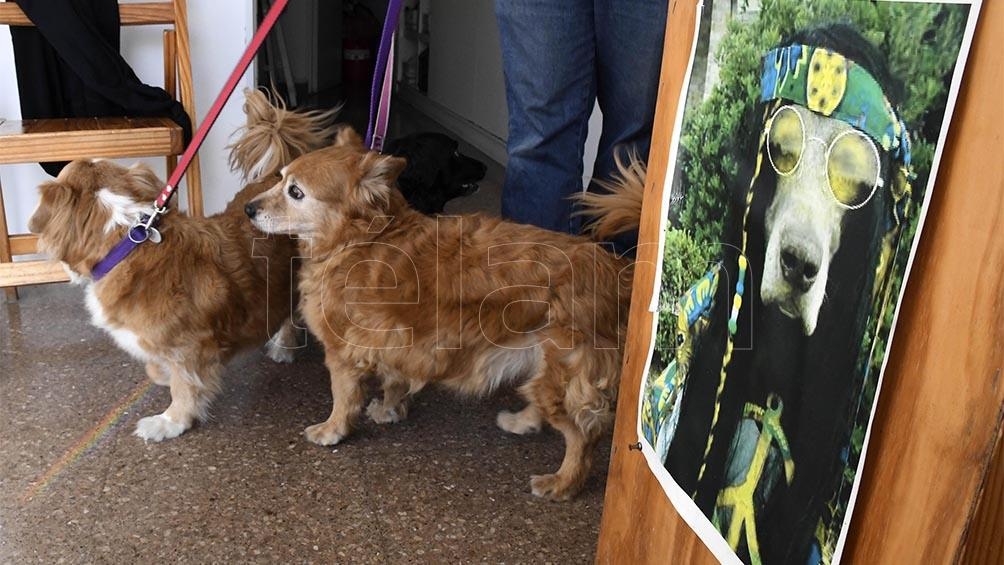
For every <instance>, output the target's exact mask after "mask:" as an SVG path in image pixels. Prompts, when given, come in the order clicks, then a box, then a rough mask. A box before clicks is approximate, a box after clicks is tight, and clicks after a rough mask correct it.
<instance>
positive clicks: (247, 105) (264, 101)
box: [244, 88, 283, 126]
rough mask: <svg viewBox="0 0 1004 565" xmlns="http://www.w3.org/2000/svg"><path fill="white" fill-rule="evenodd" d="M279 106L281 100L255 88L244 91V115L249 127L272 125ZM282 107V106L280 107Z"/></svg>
mask: <svg viewBox="0 0 1004 565" xmlns="http://www.w3.org/2000/svg"><path fill="white" fill-rule="evenodd" d="M273 101H274V103H275V104H276V105H281V104H282V103H283V102H282V98H279V97H278V96H270V95H268V94H266V93H265V91H263V90H261V89H257V88H245V89H244V115H245V116H246V118H247V124H248V125H249V126H252V125H255V124H259V123H272V122H274V121H275V119H276V114H277V113H278V108H277V106H273ZM280 107H282V106H280Z"/></svg>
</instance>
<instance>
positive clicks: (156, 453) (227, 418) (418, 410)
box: [0, 118, 609, 563]
mask: <svg viewBox="0 0 1004 565" xmlns="http://www.w3.org/2000/svg"><path fill="white" fill-rule="evenodd" d="M415 120H416V121H419V120H420V119H419V118H415ZM480 157H481V158H484V156H483V155H482V156H480ZM500 180H501V169H500V168H499V167H498V166H497V165H494V166H493V167H490V169H489V179H488V180H487V182H486V183H485V184H483V187H482V193H480V194H478V195H474V197H473V198H472V199H469V200H467V201H455V202H454V203H451V208H452V209H453V210H458V209H460V210H468V209H471V208H481V209H484V208H490V203H491V201H493V200H494V202H496V203H497V190H498V184H499V182H500ZM492 191H494V194H493V193H492ZM496 205H497V204H496ZM227 376H228V379H227V385H226V388H225V392H224V394H223V395H222V396H221V397H220V399H219V401H218V402H217V403H216V404H215V405H214V409H213V419H212V421H211V422H209V423H208V424H206V425H202V426H198V427H196V428H194V429H193V430H191V431H190V432H189V433H186V434H185V435H183V436H181V437H180V438H178V439H175V440H171V441H168V442H166V443H161V444H144V443H143V442H142V441H141V440H139V439H138V438H136V437H134V436H132V435H131V432H132V429H133V426H134V425H135V423H136V421H137V420H138V419H139V418H140V417H141V416H144V415H150V414H155V413H158V412H160V411H161V410H163V409H164V408H165V407H166V406H167V404H168V401H169V394H168V391H167V390H166V389H163V388H160V387H156V386H152V385H149V384H148V381H147V380H146V377H145V376H144V373H143V367H142V365H141V364H140V363H137V362H135V361H133V360H131V359H130V358H129V357H128V356H127V355H126V354H125V353H123V352H121V351H120V350H119V349H117V348H116V347H115V346H114V345H113V344H112V343H111V341H110V340H109V338H108V337H106V336H105V335H104V334H103V333H101V332H99V331H98V330H96V329H94V328H92V327H91V326H90V324H89V323H88V317H87V314H86V312H85V309H84V306H83V294H82V292H81V290H80V289H79V288H78V287H71V286H67V285H55V286H49V287H35V288H28V289H25V290H23V291H22V298H21V300H20V302H19V303H16V304H8V305H4V306H2V307H0V563H22V562H44V563H55V562H69V563H78V562H80V563H93V562H117V563H126V562H128V563H132V562H154V561H155V560H156V562H178V561H181V562H197V563H210V562H245V561H255V562H266V561H267V562H319V563H335V562H338V563H349V562H363V563H384V562H398V563H413V562H432V563H457V562H474V561H487V562H507V563H511V562H519V563H528V562H529V563H536V562H540V563H543V562H554V563H587V562H590V561H591V560H592V556H593V551H594V546H595V542H596V537H597V534H598V528H599V519H600V510H601V503H602V500H603V488H604V482H605V472H606V467H607V460H608V457H609V442H605V443H604V444H603V446H602V448H601V450H600V454H599V456H598V457H597V460H596V462H595V466H594V471H593V474H592V477H591V479H590V481H589V482H588V484H587V485H586V488H585V491H584V493H583V494H582V495H580V496H579V497H578V498H577V499H575V500H574V501H572V502H569V503H549V502H544V501H541V500H539V499H536V498H534V497H533V496H531V495H530V493H529V476H530V474H533V473H542V472H551V471H553V470H554V469H556V468H557V466H558V465H559V463H560V461H561V456H562V441H561V438H560V436H559V435H558V434H556V433H554V432H551V431H546V432H544V433H542V434H540V435H537V436H530V437H519V436H512V435H508V434H505V433H503V432H501V431H500V430H498V429H497V428H496V427H495V425H494V420H495V413H496V412H497V411H498V410H499V409H501V408H516V407H519V401H518V400H517V399H515V398H514V397H512V396H511V395H503V396H500V397H496V398H491V399H486V400H474V401H470V400H468V401H462V400H459V399H457V398H455V397H454V396H452V395H450V394H446V393H444V392H442V391H438V390H435V389H430V390H426V391H424V392H423V393H421V394H420V395H419V396H418V398H417V399H416V403H415V405H414V407H413V410H412V413H411V414H410V416H409V419H408V420H407V421H406V422H403V423H400V424H396V425H392V426H379V427H378V426H376V425H374V424H372V423H369V422H366V423H364V424H363V425H362V426H361V428H360V429H359V431H358V433H356V434H355V435H354V436H353V437H352V438H351V439H350V440H349V441H347V442H346V443H344V444H342V445H339V446H337V448H336V449H331V448H322V447H318V446H316V445H312V444H309V443H307V442H306V441H305V440H304V439H303V438H302V437H301V435H300V432H301V430H302V429H303V428H304V426H306V425H308V424H312V423H315V422H318V421H321V420H323V419H324V418H325V417H326V416H327V414H328V411H329V409H330V392H329V388H328V384H327V383H328V377H327V374H326V371H325V369H324V367H323V365H322V363H321V356H320V353H319V351H318V349H317V348H316V346H311V347H309V348H308V349H307V350H306V351H305V352H304V354H303V355H302V356H301V358H300V359H299V360H298V361H297V362H296V363H295V364H292V365H277V364H275V363H273V362H271V361H269V360H268V359H266V358H265V357H264V356H263V355H262V354H261V353H260V352H254V353H249V354H248V355H246V356H245V357H243V358H241V359H239V360H237V361H236V362H235V363H234V364H232V365H231V366H230V367H229V370H228V373H227Z"/></svg>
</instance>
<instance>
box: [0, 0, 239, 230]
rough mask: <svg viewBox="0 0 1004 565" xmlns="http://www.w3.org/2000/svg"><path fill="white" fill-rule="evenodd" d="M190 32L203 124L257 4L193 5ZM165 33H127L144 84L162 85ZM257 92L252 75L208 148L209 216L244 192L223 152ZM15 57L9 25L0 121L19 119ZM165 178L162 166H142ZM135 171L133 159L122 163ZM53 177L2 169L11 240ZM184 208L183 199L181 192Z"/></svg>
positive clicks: (233, 0) (196, 1) (2, 33)
mask: <svg viewBox="0 0 1004 565" xmlns="http://www.w3.org/2000/svg"><path fill="white" fill-rule="evenodd" d="M188 17H189V31H190V34H191V38H192V74H193V76H194V79H193V80H194V84H195V100H196V106H195V110H196V119H197V120H198V121H199V122H201V120H202V118H203V116H204V115H205V113H206V112H207V111H208V110H209V107H210V106H211V105H212V103H213V100H215V98H216V95H217V93H218V92H219V90H220V88H221V87H222V86H223V83H224V82H225V81H226V79H227V77H228V76H229V75H230V72H231V71H232V70H233V66H234V64H235V63H236V62H237V60H238V59H240V56H241V54H242V53H243V51H244V48H245V46H246V45H247V43H248V42H249V41H250V39H251V35H252V34H253V33H254V19H253V14H252V2H250V1H249V0H189V2H188ZM162 29H163V28H162V27H159V26H142V27H123V28H122V54H123V56H124V57H125V59H126V60H127V61H128V62H129V63H130V64H131V65H132V67H133V69H134V70H135V71H136V74H137V75H138V76H139V78H140V80H142V81H143V82H146V83H148V84H153V85H156V86H163V84H164V70H163V51H162V49H161V45H162V38H161V30H162ZM245 85H246V86H253V85H254V81H253V80H252V75H251V71H249V72H248V73H247V74H246V75H245V76H244V77H243V82H242V84H241V85H239V86H238V89H237V93H236V94H235V95H234V96H233V97H232V98H231V100H230V101H229V102H228V103H227V105H226V107H225V108H224V109H223V113H222V114H220V118H219V120H217V122H216V125H215V126H214V127H213V129H212V131H211V132H210V133H209V136H208V138H207V139H206V141H205V143H204V144H203V145H202V149H201V151H200V152H199V156H200V158H201V162H202V190H203V198H204V200H205V204H206V212H207V213H212V212H217V211H219V210H222V209H223V207H224V206H225V205H226V203H227V202H228V201H229V200H230V198H231V197H232V196H233V195H234V194H235V193H236V192H237V191H238V190H239V189H240V187H241V185H240V178H239V177H238V176H237V175H236V174H234V173H232V172H230V170H229V167H228V166H227V153H226V150H225V149H224V147H225V146H226V145H227V143H228V138H229V136H230V135H231V134H232V133H233V132H234V130H235V129H237V128H238V127H240V126H241V125H242V124H243V123H244V114H243V112H241V104H242V103H243V96H242V95H241V94H240V91H241V90H242V89H243V87H244V86H245ZM20 116H21V110H20V106H19V103H18V93H17V81H16V80H15V74H14V56H13V50H12V48H11V42H10V32H9V30H8V28H7V26H0V117H3V118H6V119H15V120H16V119H20ZM142 160H143V161H146V162H148V163H149V164H150V165H151V166H153V167H154V170H156V171H158V173H159V174H160V175H161V176H162V177H164V176H166V175H165V173H166V171H165V164H164V159H162V158H155V159H142ZM121 162H122V163H124V164H130V163H132V162H133V160H125V161H121ZM47 178H48V176H47V175H46V174H45V172H44V171H42V169H41V167H39V166H38V165H37V164H25V165H2V166H0V182H2V183H3V196H4V203H5V204H6V207H7V221H8V225H9V227H10V229H11V232H12V233H24V232H27V230H28V228H27V224H28V218H29V216H30V215H31V213H32V211H33V210H34V209H35V205H36V204H37V202H38V195H37V191H36V190H35V187H36V186H38V184H39V183H40V182H42V181H44V180H45V179H47ZM180 196H181V204H182V206H184V205H185V200H186V198H185V193H184V191H183V190H182V191H181V192H180Z"/></svg>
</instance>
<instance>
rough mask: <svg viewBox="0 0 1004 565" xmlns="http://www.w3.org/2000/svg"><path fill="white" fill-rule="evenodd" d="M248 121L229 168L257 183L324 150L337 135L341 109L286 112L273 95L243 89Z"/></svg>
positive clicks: (235, 144) (234, 145)
mask: <svg viewBox="0 0 1004 565" xmlns="http://www.w3.org/2000/svg"><path fill="white" fill-rule="evenodd" d="M244 97H245V100H244V113H245V114H246V115H247V122H246V123H245V124H244V126H243V127H241V128H240V129H239V130H237V133H236V135H237V136H238V137H237V139H236V141H234V142H233V143H231V144H230V145H229V146H227V148H228V149H230V168H231V169H232V170H235V171H240V172H241V174H242V175H244V180H246V181H248V182H256V181H259V180H261V179H263V178H266V177H269V176H271V175H274V174H276V173H278V172H279V170H280V169H282V168H283V167H284V166H286V165H288V164H289V162H290V161H292V160H293V159H295V158H297V157H299V156H300V155H303V154H304V153H309V152H310V151H313V150H315V149H320V148H321V147H324V146H325V145H326V144H327V143H328V140H329V139H330V138H331V137H332V136H333V135H334V132H335V128H334V127H333V126H332V122H333V120H334V118H335V116H336V115H337V114H338V112H339V110H341V107H340V106H339V107H337V108H334V109H332V110H327V111H321V110H308V111H295V110H287V109H286V103H285V102H283V100H282V98H281V97H279V96H278V95H277V94H275V93H274V92H270V91H265V90H258V89H251V88H247V89H245V90H244Z"/></svg>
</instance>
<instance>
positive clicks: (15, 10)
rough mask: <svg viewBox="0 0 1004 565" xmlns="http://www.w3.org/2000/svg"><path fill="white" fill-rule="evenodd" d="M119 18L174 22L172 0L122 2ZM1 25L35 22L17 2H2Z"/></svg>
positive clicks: (137, 22) (134, 21) (139, 22)
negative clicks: (164, 0)
mask: <svg viewBox="0 0 1004 565" xmlns="http://www.w3.org/2000/svg"><path fill="white" fill-rule="evenodd" d="M119 20H120V21H121V24H122V25H124V26H138V25H156V24H173V23H174V8H173V7H172V6H171V3H170V2H137V3H135V4H120V5H119ZM0 25H10V26H29V27H32V26H33V25H34V24H32V23H31V20H30V19H28V16H26V15H25V14H24V11H22V10H21V7H20V6H18V5H17V4H15V3H13V2H0Z"/></svg>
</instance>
